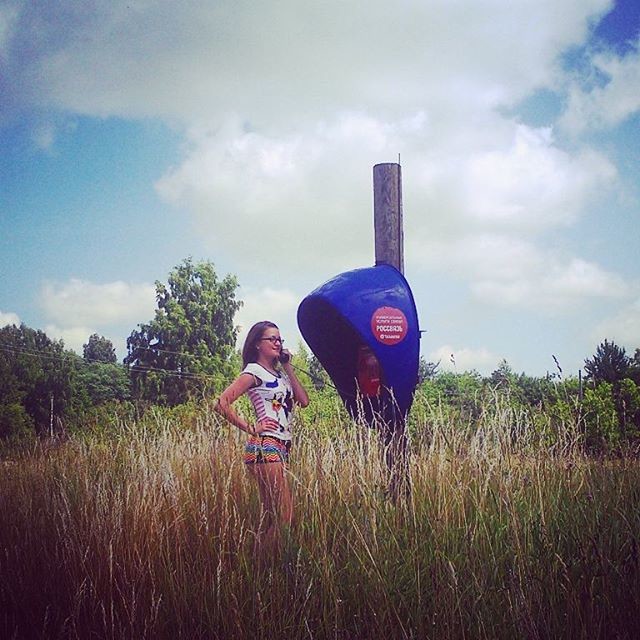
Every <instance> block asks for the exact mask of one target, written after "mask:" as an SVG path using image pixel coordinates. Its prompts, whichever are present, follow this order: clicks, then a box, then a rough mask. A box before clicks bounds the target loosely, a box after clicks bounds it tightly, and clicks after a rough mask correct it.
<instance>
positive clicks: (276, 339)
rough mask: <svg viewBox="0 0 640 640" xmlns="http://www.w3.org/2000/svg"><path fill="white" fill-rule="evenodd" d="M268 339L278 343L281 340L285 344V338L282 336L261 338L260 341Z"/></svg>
mask: <svg viewBox="0 0 640 640" xmlns="http://www.w3.org/2000/svg"><path fill="white" fill-rule="evenodd" d="M262 340H268V341H269V342H270V343H271V344H276V342H279V343H280V344H284V338H280V337H279V336H269V337H268V338H260V341H262Z"/></svg>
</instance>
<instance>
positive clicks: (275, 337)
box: [256, 327, 283, 360]
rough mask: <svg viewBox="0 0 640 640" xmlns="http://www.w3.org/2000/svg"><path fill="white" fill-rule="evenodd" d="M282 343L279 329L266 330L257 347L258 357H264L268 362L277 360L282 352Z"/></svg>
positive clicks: (270, 328)
mask: <svg viewBox="0 0 640 640" xmlns="http://www.w3.org/2000/svg"><path fill="white" fill-rule="evenodd" d="M282 342H283V340H282V338H281V337H280V330H279V329H274V328H273V327H269V328H267V329H265V331H264V333H263V334H262V337H261V338H260V339H259V340H258V344H257V345H256V348H257V349H258V355H259V356H264V357H265V358H266V359H267V360H273V359H275V358H277V357H278V356H279V355H280V352H281V351H282Z"/></svg>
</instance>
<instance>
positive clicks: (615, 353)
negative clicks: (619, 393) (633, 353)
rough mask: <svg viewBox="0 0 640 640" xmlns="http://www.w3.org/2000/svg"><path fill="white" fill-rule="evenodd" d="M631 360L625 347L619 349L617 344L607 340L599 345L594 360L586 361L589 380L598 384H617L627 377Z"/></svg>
mask: <svg viewBox="0 0 640 640" xmlns="http://www.w3.org/2000/svg"><path fill="white" fill-rule="evenodd" d="M630 366H631V360H630V359H629V357H628V356H627V354H626V352H625V350H624V347H619V346H618V345H617V344H615V342H609V341H608V340H605V341H604V342H602V343H601V344H599V345H598V348H597V349H596V353H595V354H594V356H593V357H592V358H587V359H586V360H585V361H584V370H585V371H586V373H587V378H588V379H590V380H593V381H594V382H595V383H596V384H599V383H600V382H610V383H611V384H615V383H616V382H618V381H620V380H622V379H624V378H626V377H627V374H628V373H629V368H630Z"/></svg>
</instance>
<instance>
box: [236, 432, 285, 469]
mask: <svg viewBox="0 0 640 640" xmlns="http://www.w3.org/2000/svg"><path fill="white" fill-rule="evenodd" d="M290 449H291V441H290V440H280V439H279V438H274V437H273V436H251V437H250V438H249V440H247V444H246V445H245V448H244V458H243V459H244V463H245V464H260V463H265V462H282V463H286V462H287V460H288V459H289V450H290Z"/></svg>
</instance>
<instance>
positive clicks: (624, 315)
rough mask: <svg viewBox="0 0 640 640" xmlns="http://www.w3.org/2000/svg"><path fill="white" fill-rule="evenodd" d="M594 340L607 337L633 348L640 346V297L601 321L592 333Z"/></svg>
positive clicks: (597, 341) (597, 340)
mask: <svg viewBox="0 0 640 640" xmlns="http://www.w3.org/2000/svg"><path fill="white" fill-rule="evenodd" d="M592 338H593V341H594V342H596V343H600V342H602V341H603V340H604V339H605V338H606V339H607V340H613V341H614V342H616V343H617V344H621V345H625V346H626V347H628V348H629V349H631V350H632V353H633V351H634V350H635V349H638V348H640V299H638V300H636V301H635V302H633V303H632V304H630V305H628V306H626V307H624V308H623V309H622V310H621V311H620V312H618V313H617V314H616V315H614V316H612V317H610V318H607V319H606V320H604V321H603V322H601V323H600V324H599V325H598V326H597V327H596V328H595V330H594V331H593V333H592Z"/></svg>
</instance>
